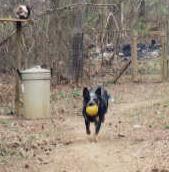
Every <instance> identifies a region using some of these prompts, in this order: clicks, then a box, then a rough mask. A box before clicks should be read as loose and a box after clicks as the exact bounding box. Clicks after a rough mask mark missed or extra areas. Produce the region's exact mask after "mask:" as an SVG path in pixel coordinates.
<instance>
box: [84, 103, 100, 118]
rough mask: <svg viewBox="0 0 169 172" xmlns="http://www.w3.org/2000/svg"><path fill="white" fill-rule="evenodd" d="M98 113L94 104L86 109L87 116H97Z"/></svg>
mask: <svg viewBox="0 0 169 172" xmlns="http://www.w3.org/2000/svg"><path fill="white" fill-rule="evenodd" d="M98 111H99V108H98V106H97V105H96V104H95V105H92V106H87V107H86V113H87V114H88V115H89V116H96V115H97V114H98Z"/></svg>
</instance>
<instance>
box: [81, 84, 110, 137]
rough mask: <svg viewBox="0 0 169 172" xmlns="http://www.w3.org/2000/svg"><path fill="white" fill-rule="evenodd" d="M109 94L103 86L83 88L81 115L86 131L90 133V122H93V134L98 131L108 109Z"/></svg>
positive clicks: (96, 133)
mask: <svg viewBox="0 0 169 172" xmlns="http://www.w3.org/2000/svg"><path fill="white" fill-rule="evenodd" d="M109 99H110V95H109V94H108V92H107V91H106V90H105V89H104V88H103V87H97V88H91V89H90V90H89V89H88V88H87V87H85V88H83V110H82V113H83V117H84V120H85V126H86V133H87V134H88V135H90V133H91V131H90V123H91V122H92V123H94V124H95V135H96V136H97V135H98V134H99V131H100V127H101V124H102V123H103V122H104V120H105V114H106V112H107V110H108V102H109Z"/></svg>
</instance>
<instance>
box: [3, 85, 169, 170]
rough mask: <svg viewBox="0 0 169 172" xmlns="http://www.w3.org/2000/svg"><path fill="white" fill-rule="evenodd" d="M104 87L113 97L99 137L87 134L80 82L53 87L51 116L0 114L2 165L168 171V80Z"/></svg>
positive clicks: (5, 167)
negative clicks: (23, 117)
mask: <svg viewBox="0 0 169 172" xmlns="http://www.w3.org/2000/svg"><path fill="white" fill-rule="evenodd" d="M106 88H107V89H108V91H109V92H110V94H111V95H112V96H113V97H114V102H110V108H109V111H108V113H107V115H106V120H105V123H104V125H103V126H102V128H101V132H100V135H99V137H98V141H97V142H93V135H91V136H86V134H85V126H84V120H83V118H82V115H81V112H80V111H81V108H82V98H81V88H79V89H78V90H75V89H73V88H68V87H60V88H56V93H55V96H54V98H55V100H56V101H55V104H54V105H55V107H53V111H54V112H55V113H54V115H53V117H52V119H48V120H36V121H29V120H21V119H16V118H15V117H10V116H9V117H5V116H0V137H1V138H0V171H1V172H14V171H18V172H25V171H27V172H169V83H155V82H154V83H153V82H147V83H143V82H142V83H131V82H127V83H122V84H117V85H111V84H110V85H108V86H107V87H106ZM92 129H94V128H92ZM92 131H94V130H92Z"/></svg>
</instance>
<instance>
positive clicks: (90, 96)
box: [83, 87, 101, 106]
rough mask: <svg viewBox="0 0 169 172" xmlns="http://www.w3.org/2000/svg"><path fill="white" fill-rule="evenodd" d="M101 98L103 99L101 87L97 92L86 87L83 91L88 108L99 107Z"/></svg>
mask: <svg viewBox="0 0 169 172" xmlns="http://www.w3.org/2000/svg"><path fill="white" fill-rule="evenodd" d="M100 97H101V87H98V88H97V89H96V90H95V89H90V90H89V89H88V88H86V87H85V88H84V89H83V100H84V103H85V105H86V106H93V105H97V106H99V102H100Z"/></svg>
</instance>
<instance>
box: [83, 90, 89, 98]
mask: <svg viewBox="0 0 169 172" xmlns="http://www.w3.org/2000/svg"><path fill="white" fill-rule="evenodd" d="M88 97H89V90H88V88H87V87H84V88H83V98H84V99H86V98H88Z"/></svg>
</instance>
